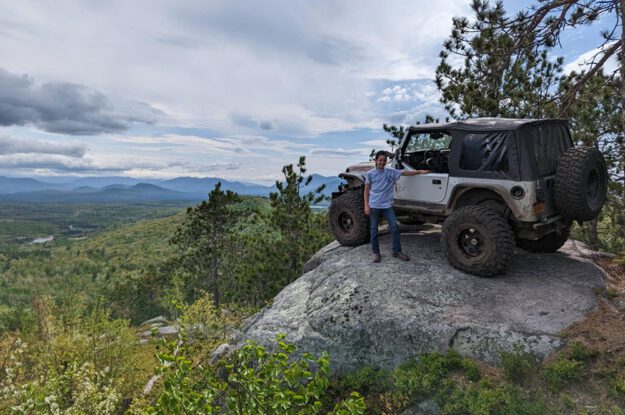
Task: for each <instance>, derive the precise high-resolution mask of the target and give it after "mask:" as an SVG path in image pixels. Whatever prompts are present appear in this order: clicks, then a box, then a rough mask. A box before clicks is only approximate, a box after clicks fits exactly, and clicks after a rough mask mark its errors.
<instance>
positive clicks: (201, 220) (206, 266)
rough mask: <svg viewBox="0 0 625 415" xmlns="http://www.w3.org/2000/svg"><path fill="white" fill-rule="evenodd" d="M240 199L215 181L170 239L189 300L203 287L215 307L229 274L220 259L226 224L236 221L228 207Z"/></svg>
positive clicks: (226, 244) (225, 248)
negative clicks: (185, 284) (185, 280)
mask: <svg viewBox="0 0 625 415" xmlns="http://www.w3.org/2000/svg"><path fill="white" fill-rule="evenodd" d="M240 201H241V198H240V197H239V196H238V195H237V194H236V193H234V192H232V191H230V190H228V191H227V192H224V191H222V190H221V182H217V184H215V188H214V189H213V190H212V191H211V192H210V193H209V195H208V200H207V201H203V202H202V203H200V204H199V205H197V206H196V207H193V208H188V209H187V217H186V218H185V221H184V223H183V225H182V226H181V227H180V228H178V230H177V232H176V234H175V235H174V237H173V238H172V242H173V243H174V244H176V245H177V247H178V257H177V262H178V264H179V266H180V267H181V269H182V270H184V271H185V272H186V273H187V274H188V276H189V281H188V283H189V286H188V287H187V288H188V289H189V290H190V291H191V292H190V294H191V297H192V298H191V299H195V298H198V297H199V294H200V290H205V291H207V292H209V293H211V295H212V297H213V302H214V304H215V306H217V307H219V305H220V303H221V301H222V294H223V289H224V287H223V286H224V284H225V281H226V278H227V277H228V276H229V275H230V272H229V268H228V266H227V263H225V261H224V259H225V257H226V254H227V252H228V249H229V245H230V244H231V238H230V227H231V226H232V225H233V224H234V223H235V222H236V220H237V218H236V215H235V214H234V213H233V211H232V209H231V206H232V205H233V204H236V203H239V202H240Z"/></svg>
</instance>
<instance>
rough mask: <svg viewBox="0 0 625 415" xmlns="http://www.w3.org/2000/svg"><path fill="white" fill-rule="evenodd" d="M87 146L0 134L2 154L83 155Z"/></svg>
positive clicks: (0, 151) (0, 152) (0, 150)
mask: <svg viewBox="0 0 625 415" xmlns="http://www.w3.org/2000/svg"><path fill="white" fill-rule="evenodd" d="M86 152H87V147H86V146H84V145H83V144H80V143H55V142H52V141H45V140H24V139H18V138H10V137H3V136H0V154H1V155H8V154H18V153H40V154H58V155H63V156H66V157H78V158H80V157H83V156H84V155H85V153H86Z"/></svg>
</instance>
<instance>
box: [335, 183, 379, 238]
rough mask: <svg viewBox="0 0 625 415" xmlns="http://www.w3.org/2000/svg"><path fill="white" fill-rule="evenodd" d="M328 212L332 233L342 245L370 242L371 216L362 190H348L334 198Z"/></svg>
mask: <svg viewBox="0 0 625 415" xmlns="http://www.w3.org/2000/svg"><path fill="white" fill-rule="evenodd" d="M328 214H329V217H330V218H329V220H330V229H331V231H332V234H333V235H334V237H335V238H336V240H337V241H339V243H340V244H341V245H347V246H358V245H362V244H365V243H367V242H369V239H370V237H371V233H370V230H369V216H367V215H365V202H364V195H363V191H362V190H348V191H346V192H345V193H343V194H342V195H340V196H338V197H336V198H335V199H333V200H332V204H331V205H330V211H329V213H328ZM350 224H351V226H348V225H350Z"/></svg>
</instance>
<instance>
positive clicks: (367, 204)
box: [365, 183, 371, 216]
mask: <svg viewBox="0 0 625 415" xmlns="http://www.w3.org/2000/svg"><path fill="white" fill-rule="evenodd" d="M370 188H371V186H370V185H369V184H367V183H365V215H367V216H369V213H371V210H370V209H369V189H370Z"/></svg>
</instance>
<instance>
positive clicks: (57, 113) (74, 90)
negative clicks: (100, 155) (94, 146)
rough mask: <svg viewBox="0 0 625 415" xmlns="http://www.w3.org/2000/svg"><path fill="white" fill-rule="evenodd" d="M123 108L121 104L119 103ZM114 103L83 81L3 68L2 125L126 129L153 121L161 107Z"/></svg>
mask: <svg viewBox="0 0 625 415" xmlns="http://www.w3.org/2000/svg"><path fill="white" fill-rule="evenodd" d="M120 106H121V107H123V108H119V107H120ZM120 106H118V107H116V106H115V105H113V103H112V101H111V99H110V98H109V97H108V96H106V95H105V94H103V93H102V92H99V91H95V90H93V89H90V88H88V87H86V86H84V85H78V84H71V83H64V82H48V83H44V84H41V85H38V84H36V83H35V81H34V80H33V78H31V77H29V76H27V75H21V76H20V75H16V74H13V73H10V72H8V71H6V70H4V69H2V68H0V125H2V126H12V125H34V126H35V127H37V128H40V129H42V130H45V131H48V132H53V133H63V134H70V135H95V134H102V133H114V132H121V131H125V130H127V129H128V128H129V127H130V125H131V124H132V123H144V124H154V123H155V122H156V120H157V117H158V116H159V115H161V114H162V112H161V111H159V110H157V109H154V108H152V107H150V106H149V105H147V104H144V103H130V104H122V105H120Z"/></svg>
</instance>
